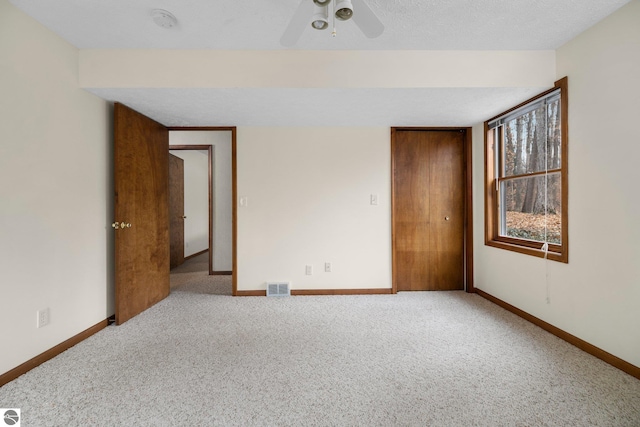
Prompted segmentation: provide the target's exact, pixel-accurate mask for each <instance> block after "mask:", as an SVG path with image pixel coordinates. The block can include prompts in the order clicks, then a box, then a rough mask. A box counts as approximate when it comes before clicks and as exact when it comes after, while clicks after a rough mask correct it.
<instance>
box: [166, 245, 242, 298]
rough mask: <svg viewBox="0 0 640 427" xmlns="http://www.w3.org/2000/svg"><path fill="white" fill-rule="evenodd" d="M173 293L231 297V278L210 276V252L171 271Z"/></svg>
mask: <svg viewBox="0 0 640 427" xmlns="http://www.w3.org/2000/svg"><path fill="white" fill-rule="evenodd" d="M170 284H171V292H173V291H181V292H192V293H198V294H208V295H231V286H232V285H231V276H210V275H209V252H206V253H204V254H201V255H198V256H196V257H193V258H191V259H189V260H187V261H185V263H184V264H182V265H180V266H178V267H176V268H174V269H172V270H171V281H170Z"/></svg>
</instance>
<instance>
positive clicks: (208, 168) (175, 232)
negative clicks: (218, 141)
mask: <svg viewBox="0 0 640 427" xmlns="http://www.w3.org/2000/svg"><path fill="white" fill-rule="evenodd" d="M171 137H172V134H171V132H170V133H169V141H170V142H171ZM213 147H214V146H213V145H169V153H170V155H169V216H170V223H169V234H170V241H171V268H172V269H173V268H175V267H178V266H180V265H182V263H183V262H184V261H185V259H190V258H193V257H196V256H199V255H203V254H204V253H205V252H207V253H209V257H208V258H209V262H208V269H207V271H208V272H209V274H210V275H213V274H214V270H213V256H212V254H213V233H214V223H213V214H214V210H213V197H214V188H215V184H214V178H213V173H212V171H213ZM187 213H188V214H189V215H187ZM185 255H186V256H185Z"/></svg>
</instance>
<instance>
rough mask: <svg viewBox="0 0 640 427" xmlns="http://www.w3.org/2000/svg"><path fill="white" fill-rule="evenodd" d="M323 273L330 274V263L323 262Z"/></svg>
mask: <svg viewBox="0 0 640 427" xmlns="http://www.w3.org/2000/svg"><path fill="white" fill-rule="evenodd" d="M324 272H325V273H331V263H330V262H325V263H324Z"/></svg>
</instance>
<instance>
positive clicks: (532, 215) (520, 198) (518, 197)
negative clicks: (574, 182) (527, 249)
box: [500, 173, 562, 244]
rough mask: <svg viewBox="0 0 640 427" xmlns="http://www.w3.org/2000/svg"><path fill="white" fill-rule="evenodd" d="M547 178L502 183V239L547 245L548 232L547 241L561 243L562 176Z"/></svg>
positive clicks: (521, 179)
mask: <svg viewBox="0 0 640 427" xmlns="http://www.w3.org/2000/svg"><path fill="white" fill-rule="evenodd" d="M547 177H548V178H547ZM547 177H545V176H544V175H539V176H535V177H531V178H519V179H511V180H506V181H502V183H501V185H500V200H501V203H500V213H501V215H500V219H501V224H500V229H501V233H500V234H501V235H502V236H508V237H515V238H519V239H527V240H535V241H539V242H544V241H545V229H546V241H547V242H549V243H557V244H561V243H562V242H561V239H562V206H561V203H562V185H561V175H560V173H554V174H549V175H548V176H547ZM545 182H546V185H545ZM545 190H546V191H545ZM545 193H546V198H545ZM545 203H546V208H545ZM545 214H546V215H545Z"/></svg>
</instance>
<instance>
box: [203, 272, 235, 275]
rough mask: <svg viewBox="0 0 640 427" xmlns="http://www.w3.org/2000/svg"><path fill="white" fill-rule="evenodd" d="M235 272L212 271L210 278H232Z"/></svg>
mask: <svg viewBox="0 0 640 427" xmlns="http://www.w3.org/2000/svg"><path fill="white" fill-rule="evenodd" d="M232 274H233V271H211V272H209V275H210V276H231V275H232Z"/></svg>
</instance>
